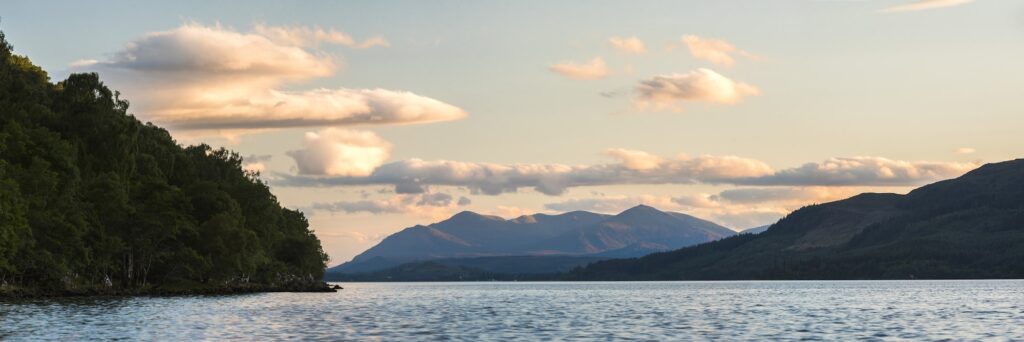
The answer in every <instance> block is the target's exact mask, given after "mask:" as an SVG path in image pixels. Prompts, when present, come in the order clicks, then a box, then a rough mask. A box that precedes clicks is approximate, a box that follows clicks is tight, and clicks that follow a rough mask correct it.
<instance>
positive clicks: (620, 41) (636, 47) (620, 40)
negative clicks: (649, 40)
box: [608, 36, 647, 54]
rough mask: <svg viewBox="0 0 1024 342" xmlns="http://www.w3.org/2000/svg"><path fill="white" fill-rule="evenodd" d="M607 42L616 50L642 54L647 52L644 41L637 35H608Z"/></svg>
mask: <svg viewBox="0 0 1024 342" xmlns="http://www.w3.org/2000/svg"><path fill="white" fill-rule="evenodd" d="M608 44H609V45H611V46H612V47H613V48H615V49H616V50H619V51H622V52H625V53H632V54H642V53H646V52H647V47H645V46H644V41H642V40H640V38H637V37H619V36H615V37H610V38H608Z"/></svg>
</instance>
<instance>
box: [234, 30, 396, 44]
mask: <svg viewBox="0 0 1024 342" xmlns="http://www.w3.org/2000/svg"><path fill="white" fill-rule="evenodd" d="M253 32H254V33H256V34H258V35H261V36H264V37H267V39H270V40H271V41H273V42H275V43H277V44H282V45H291V46H302V47H307V46H316V45H318V44H320V43H328V44H336V45H343V46H348V47H353V48H359V49H365V48H368V47H373V46H385V47H386V46H390V44H388V41H387V40H386V39H384V38H383V37H380V36H374V37H370V38H367V39H366V40H364V41H363V42H361V43H358V42H356V40H355V39H353V38H352V36H350V35H348V34H345V33H344V32H340V31H337V30H335V29H334V28H330V29H326V30H325V29H323V28H320V27H308V26H291V27H289V26H267V25H264V24H257V25H256V26H255V27H253Z"/></svg>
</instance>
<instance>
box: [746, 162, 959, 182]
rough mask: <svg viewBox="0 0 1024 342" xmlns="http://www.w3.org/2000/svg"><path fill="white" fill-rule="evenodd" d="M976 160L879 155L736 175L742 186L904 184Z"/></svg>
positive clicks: (951, 173) (948, 174)
mask: <svg viewBox="0 0 1024 342" xmlns="http://www.w3.org/2000/svg"><path fill="white" fill-rule="evenodd" d="M978 166H979V165H978V164H977V163H948V162H933V161H913V162H912V161H903V160H892V159H887V158H882V157H846V158H829V159H827V160H825V161H822V162H817V163H807V164H804V165H802V166H800V167H796V168H791V169H786V170H780V171H778V172H775V173H774V174H772V175H769V176H763V177H753V178H745V179H744V178H738V179H733V180H731V183H733V184H744V185H805V186H810V185H822V186H908V185H920V184H922V183H926V182H930V181H936V180H941V179H946V178H952V177H956V176H959V175H962V174H964V173H966V172H967V171H970V170H972V169H974V168H977V167H978Z"/></svg>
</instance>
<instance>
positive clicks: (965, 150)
mask: <svg viewBox="0 0 1024 342" xmlns="http://www.w3.org/2000/svg"><path fill="white" fill-rule="evenodd" d="M974 152H975V149H974V148H971V147H961V148H958V149H956V153H957V154H971V153H974Z"/></svg>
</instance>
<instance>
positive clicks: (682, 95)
mask: <svg viewBox="0 0 1024 342" xmlns="http://www.w3.org/2000/svg"><path fill="white" fill-rule="evenodd" d="M635 92H636V97H635V98H634V103H636V104H637V106H638V107H639V108H641V109H644V108H647V107H650V106H652V105H653V106H654V107H655V108H657V109H663V108H667V107H673V106H675V105H677V104H678V103H679V102H682V101H700V102H708V103H717V104H733V103H737V102H740V101H742V100H743V99H744V98H745V97H748V96H756V95H760V94H761V91H760V90H759V89H757V88H756V87H754V86H752V85H749V84H746V83H742V82H736V81H733V80H731V79H729V78H727V77H725V76H722V75H720V74H719V73H717V72H714V71H712V70H710V69H704V68H701V69H697V70H693V71H690V72H688V73H685V74H669V75H657V76H654V77H651V78H650V79H647V80H643V81H640V84H639V85H637V87H636V88H635Z"/></svg>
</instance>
